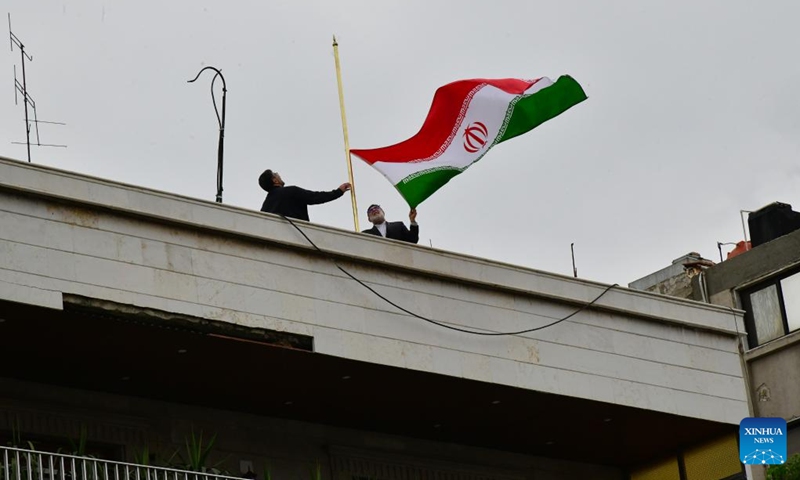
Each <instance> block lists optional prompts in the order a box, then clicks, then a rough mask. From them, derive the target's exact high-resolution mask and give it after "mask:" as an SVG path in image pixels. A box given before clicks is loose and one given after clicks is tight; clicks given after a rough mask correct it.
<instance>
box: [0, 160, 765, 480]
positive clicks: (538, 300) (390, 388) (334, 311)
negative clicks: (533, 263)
mask: <svg viewBox="0 0 800 480" xmlns="http://www.w3.org/2000/svg"><path fill="white" fill-rule="evenodd" d="M296 223H297V225H298V226H299V228H300V229H301V230H302V232H304V233H305V234H306V235H308V238H310V239H311V240H312V241H313V242H314V243H315V244H316V245H317V246H319V248H320V249H322V250H323V251H324V253H322V252H320V251H318V250H316V249H315V248H314V247H312V246H310V245H309V243H308V241H307V240H306V238H304V237H303V236H302V235H301V233H300V232H298V231H297V230H296V229H295V228H293V227H292V226H291V225H290V224H288V223H287V222H286V221H285V220H283V219H281V218H279V217H277V216H273V215H268V214H262V213H260V212H257V211H255V210H247V209H242V208H236V207H232V206H229V205H222V204H217V203H213V202H207V201H201V200H196V199H191V198H186V197H181V196H178V195H172V194H167V193H162V192H156V191H152V190H147V189H143V188H138V187H132V186H128V185H123V184H119V183H114V182H110V181H105V180H100V179H96V178H91V177H86V176H82V175H77V174H74V173H69V172H63V171H59V170H55V169H52V168H47V167H42V166H38V165H32V164H29V163H24V162H18V161H13V160H7V159H0V365H3V369H2V371H1V372H0V435H3V436H4V438H1V439H0V440H1V441H2V443H3V444H6V443H12V444H15V445H26V444H25V442H26V441H32V442H34V446H35V447H36V448H37V449H39V450H49V451H54V450H58V449H59V448H61V449H62V454H61V455H50V454H44V453H43V454H38V453H35V454H34V453H28V452H25V451H21V450H15V449H10V448H8V447H0V478H4V479H5V480H11V478H14V477H15V475H18V476H19V477H18V478H19V479H21V478H28V479H29V480H32V479H34V478H38V479H39V480H56V479H57V478H58V479H59V480H67V479H72V480H78V478H81V479H82V480H112V479H113V480H134V479H135V480H159V479H163V480H183V479H184V478H186V477H184V476H182V475H183V474H182V473H180V472H173V471H167V470H158V471H156V470H153V473H152V475H153V476H151V469H147V470H145V474H146V475H145V474H141V475H140V468H144V467H142V465H143V464H156V465H172V466H173V467H174V466H175V465H176V464H177V465H181V466H183V467H184V468H186V465H187V464H189V463H198V462H199V463H203V464H205V465H206V466H208V465H211V464H216V463H217V462H222V463H221V464H220V467H221V468H223V469H224V470H226V471H228V472H230V474H231V475H234V476H247V477H250V478H252V477H253V476H254V475H257V477H258V478H259V479H264V478H265V473H264V472H265V471H266V470H265V467H266V466H269V467H268V468H269V472H270V474H271V478H273V479H275V480H282V479H302V478H309V477H311V478H315V477H316V476H317V473H319V476H321V477H322V478H325V479H335V480H339V479H347V480H353V479H367V478H369V479H379V480H400V479H442V480H444V479H448V480H462V479H464V480H467V479H468V480H472V479H475V480H479V479H480V480H490V479H503V480H562V479H601V480H602V479H608V480H612V479H613V480H624V479H631V480H651V479H653V480H655V479H659V480H660V479H676V480H677V479H686V480H706V479H709V478H724V477H727V478H743V476H742V468H741V465H740V464H739V462H738V454H737V451H736V432H737V429H738V423H739V421H740V420H741V418H742V417H745V416H747V415H748V405H747V397H746V388H745V378H744V376H743V372H742V366H741V362H740V359H739V355H738V334H737V332H740V331H742V330H743V329H744V323H743V314H742V312H741V311H738V310H731V309H729V308H727V307H719V306H714V305H708V304H703V303H699V302H694V301H688V300H681V299H676V298H671V297H667V296H664V295H655V294H650V293H646V292H640V291H636V290H631V289H627V288H621V287H612V288H610V289H609V286H608V285H603V284H598V283H595V282H590V281H586V280H582V279H575V278H572V277H568V276H561V275H556V274H551V273H546V272H541V271H536V270H531V269H527V268H522V267H517V266H511V265H507V264H502V263H498V262H492V261H488V260H485V259H479V258H473V257H469V256H465V255H459V254H454V253H450V252H444V251H440V250H434V249H431V248H425V247H423V246H418V245H410V244H407V243H402V242H395V241H391V240H386V239H382V238H377V237H373V236H369V235H363V234H358V233H353V232H349V231H344V230H340V229H335V228H330V227H325V226H320V225H314V224H310V223H306V222H296ZM759 248H760V247H759ZM757 250H758V248H755V249H754V250H753V252H750V253H755V252H756V251H757ZM742 257H746V255H742ZM334 260H335V262H336V263H334ZM337 264H338V265H339V266H341V267H342V268H344V269H345V270H346V271H347V272H350V273H351V274H352V275H354V276H356V277H357V278H358V279H360V280H362V281H363V282H365V283H366V284H367V285H369V286H370V287H371V288H373V289H374V290H375V291H376V292H378V293H379V294H381V295H383V296H385V297H387V298H388V299H390V300H392V301H393V302H396V303H397V304H399V305H400V306H403V307H405V308H407V309H408V310H410V311H413V312H415V313H417V314H419V315H422V316H426V317H430V318H432V319H436V320H438V321H441V322H444V326H440V325H434V324H431V323H429V322H426V321H424V320H422V319H419V318H415V317H414V316H412V315H409V314H407V313H404V312H403V311H401V310H398V309H397V308H395V307H394V306H392V305H389V304H387V303H386V302H385V301H384V300H382V299H380V298H379V297H378V296H376V295H375V294H374V293H372V292H370V291H369V290H367V289H365V288H364V287H363V286H362V285H360V284H358V283H357V282H355V281H353V280H352V279H351V278H349V277H348V276H346V275H345V274H344V273H343V272H342V271H341V270H340V269H339V268H337ZM595 299H597V300H596V302H594V303H593V304H592V305H590V306H588V307H587V306H586V305H587V304H588V303H590V302H592V301H593V300H595ZM578 310H580V312H579V313H577V314H575V315H573V314H574V313H575V312H576V311H578ZM570 315H573V316H571V317H570V318H568V319H566V320H565V321H562V322H560V323H558V324H557V325H554V326H551V327H549V328H545V329H543V330H539V331H535V332H530V333H518V334H510V335H497V336H491V335H487V336H478V335H471V334H466V333H463V332H459V331H454V330H451V329H447V328H445V327H452V328H459V329H469V330H474V331H478V332H483V333H485V334H496V333H501V332H514V331H521V330H527V329H531V328H534V327H540V326H545V325H548V324H551V323H553V322H556V321H558V320H560V319H564V318H565V317H568V316H570ZM771 388H772V393H771V395H772V396H773V397H774V396H775V395H776V393H777V392H776V390H775V387H772V386H771ZM201 431H202V432H203V439H204V440H203V441H204V442H208V440H209V437H211V436H212V435H214V434H216V435H217V436H216V443H215V444H214V448H213V450H212V451H211V452H210V453H209V457H208V459H207V460H206V459H202V458H201V459H199V460H198V459H195V460H198V462H191V461H190V460H189V459H186V458H184V460H183V461H181V462H178V461H176V460H175V457H173V455H172V454H173V452H175V450H180V449H185V448H186V445H185V443H186V439H187V437H188V438H190V439H191V435H192V432H194V433H195V434H199V433H200V432H201ZM68 437H69V438H78V439H80V440H81V441H78V442H75V444H76V445H77V446H75V445H71V444H70V443H69V442H67V441H66V440H65V439H66V438H68ZM189 443H190V444H191V441H190V442H189ZM145 447H146V450H145ZM63 449H66V450H63ZM200 450H202V449H200ZM63 452H77V453H79V454H81V455H87V454H91V455H94V456H95V457H96V458H98V459H105V460H113V461H117V462H133V463H135V464H137V465H134V466H133V467H131V466H130V465H123V464H120V463H109V462H106V461H105V460H92V459H88V460H87V459H85V458H78V459H77V460H76V459H74V458H73V457H67V456H64V455H63ZM145 453H147V454H146V455H145ZM20 455H22V457H21V458H22V460H20ZM25 459H27V460H25ZM73 460H76V461H73ZM87 462H88V463H87ZM20 465H22V467H24V468H22V467H20ZM70 465H71V467H70ZM317 466H318V469H317ZM130 468H134V469H135V470H134V473H135V475H133V476H132V477H131V476H130V472H131V470H130ZM120 469H122V470H121V471H122V472H123V473H122V474H120V473H119V472H120ZM312 471H313V475H312ZM19 472H22V474H20V473H19ZM65 472H66V474H65ZM201 480H204V479H201Z"/></svg>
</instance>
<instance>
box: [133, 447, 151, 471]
mask: <svg viewBox="0 0 800 480" xmlns="http://www.w3.org/2000/svg"><path fill="white" fill-rule="evenodd" d="M133 461H134V462H135V463H136V464H138V465H144V466H146V467H148V466H150V446H149V445H146V444H145V446H143V447H142V449H141V450H138V451H134V452H133Z"/></svg>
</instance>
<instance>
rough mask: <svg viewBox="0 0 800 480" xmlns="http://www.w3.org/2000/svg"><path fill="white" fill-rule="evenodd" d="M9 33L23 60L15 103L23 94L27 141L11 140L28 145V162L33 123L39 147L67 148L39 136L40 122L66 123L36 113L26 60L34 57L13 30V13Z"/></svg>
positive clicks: (30, 60) (15, 91) (15, 88)
mask: <svg viewBox="0 0 800 480" xmlns="http://www.w3.org/2000/svg"><path fill="white" fill-rule="evenodd" d="M8 35H9V37H10V39H11V51H12V52H13V51H14V45H16V46H17V48H18V49H19V52H20V57H21V60H22V83H20V81H19V80H17V66H16V65H14V104H15V105H19V100H18V97H17V94H21V95H22V102H23V103H24V104H25V142H24V143H23V142H11V143H12V144H14V145H27V146H28V162H30V161H31V123H33V124H34V126H35V128H36V143H35V144H34V145H35V146H37V147H60V148H67V146H66V145H55V144H47V143H42V142H41V139H40V137H39V124H40V123H46V124H49V125H66V123H61V122H48V121H45V120H39V117H38V115H37V114H36V102H35V101H33V98H32V97H31V96H30V94H29V93H28V82H27V78H26V77H25V60H27V61H29V62H32V61H33V57H32V56H31V55H28V54H27V53H26V52H25V45H24V44H23V43H22V40H20V39H19V37H17V36H16V35H14V32H13V31H11V14H10V13H9V14H8ZM28 105H30V106H31V110H32V111H33V120H31V119H30V116H29V114H28Z"/></svg>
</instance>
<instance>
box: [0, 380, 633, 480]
mask: <svg viewBox="0 0 800 480" xmlns="http://www.w3.org/2000/svg"><path fill="white" fill-rule="evenodd" d="M15 422H16V423H17V424H18V425H19V428H20V430H21V431H22V432H23V440H25V437H26V436H28V437H32V436H36V435H50V436H52V435H58V436H61V437H62V438H69V437H71V438H75V437H77V435H78V433H79V431H80V428H81V426H86V428H87V432H88V440H89V441H90V442H100V443H104V444H113V445H122V446H124V455H125V457H126V458H127V460H129V461H133V460H134V457H135V454H136V452H138V451H140V450H141V449H142V447H143V446H145V445H147V446H148V447H149V449H150V451H151V453H155V455H156V457H155V461H154V463H155V464H156V465H158V464H163V463H164V462H165V461H166V460H167V459H168V458H170V457H171V456H172V454H173V453H174V452H175V451H177V450H181V449H183V448H184V444H185V439H186V437H187V436H188V435H190V434H191V432H192V431H194V432H195V434H197V435H199V434H200V432H201V431H202V433H203V435H204V439H205V440H208V438H209V437H210V436H212V435H214V434H216V435H217V442H216V447H215V448H214V450H213V453H212V455H211V458H210V460H209V462H208V463H209V464H215V463H217V462H223V463H222V465H221V468H224V469H226V470H227V471H229V472H230V474H231V475H241V474H243V473H245V472H246V471H247V470H244V471H242V470H241V467H242V466H243V464H242V462H250V463H252V465H253V472H254V473H256V474H257V475H258V478H259V479H261V480H263V479H264V468H265V466H266V465H268V466H269V470H270V473H271V474H272V476H273V477H272V478H274V479H275V480H283V479H308V478H311V475H310V471H311V469H312V468H314V467H315V466H316V464H317V463H319V464H320V465H321V466H322V473H323V477H324V478H326V479H328V478H347V479H348V480H350V479H351V478H353V475H361V476H364V477H369V476H372V477H373V478H374V477H377V476H378V472H379V471H380V478H383V479H385V480H401V479H404V478H434V475H433V474H432V472H438V473H439V475H438V478H449V479H451V480H473V479H474V480H478V479H480V480H529V479H530V480H569V479H576V478H592V479H598V480H622V479H624V478H625V476H624V475H623V473H622V472H621V471H620V470H618V469H615V468H610V467H605V466H601V465H588V464H580V463H575V462H566V461H560V460H554V459H546V458H542V457H534V456H528V455H517V454H509V453H505V452H498V451H493V450H487V449H481V448H472V447H468V446H464V445H453V444H447V443H441V442H435V441H423V440H415V439H412V438H406V437H399V436H390V435H383V434H378V433H372V432H365V431H357V430H349V429H343V428H334V427H328V426H325V425H319V424H311V423H304V422H297V421H290V420H282V419H277V418H267V417H260V416H257V415H246V414H241V413H237V412H231V411H222V410H213V409H206V408H198V407H191V406H187V405H178V404H173V403H166V402H159V401H153V400H147V399H143V398H134V397H125V396H119V395H111V394H104V393H98V392H87V391H82V390H75V389H68V388H60V387H53V386H49V385H48V386H45V385H40V384H34V383H27V382H20V381H16V380H10V379H3V378H0V432H2V431H4V430H6V431H8V430H10V429H11V428H12V424H13V423H15ZM421 473H425V474H426V475H421ZM345 474H346V475H345Z"/></svg>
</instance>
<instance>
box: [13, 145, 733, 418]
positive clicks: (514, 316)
mask: <svg viewBox="0 0 800 480" xmlns="http://www.w3.org/2000/svg"><path fill="white" fill-rule="evenodd" d="M300 224H301V228H302V229H303V231H304V232H306V233H307V235H308V236H309V237H310V238H311V239H312V240H313V241H314V242H316V243H317V244H318V245H319V246H320V248H322V249H324V250H325V251H328V252H332V254H333V255H335V256H336V258H338V262H339V264H340V265H341V266H343V267H344V268H346V269H348V270H349V271H350V272H352V273H353V274H355V275H356V276H357V277H358V278H360V279H362V280H363V281H365V282H367V283H368V284H369V285H371V286H372V287H373V288H375V289H376V290H378V291H379V292H380V293H381V294H383V295H385V296H387V297H388V298H390V299H392V300H393V301H395V302H396V303H398V304H400V305H403V306H406V307H407V308H409V309H410V310H412V311H414V312H417V313H419V314H421V315H424V316H427V317H431V318H434V319H439V320H441V321H443V322H446V323H447V324H449V325H451V326H454V327H458V328H469V329H476V330H481V331H485V332H498V331H515V330H521V329H526V328H531V327H537V326H541V325H545V324H548V323H551V322H553V321H555V320H557V319H560V318H563V317H565V316H567V315H569V314H571V313H573V312H575V311H576V309H578V308H579V307H580V305H582V304H583V303H586V302H589V301H591V300H593V299H594V298H596V297H597V296H598V295H600V294H601V293H602V292H603V291H604V290H605V288H606V286H605V285H600V284H596V283H593V282H588V281H584V280H578V279H573V278H571V277H564V276H559V275H553V274H548V273H544V272H539V271H535V270H530V269H524V268H520V267H515V266H511V265H505V264H500V263H496V262H489V261H486V260H482V259H476V258H472V257H468V256H464V255H456V254H452V253H448V252H441V251H436V250H433V249H429V248H425V247H422V246H415V245H408V244H402V243H399V242H393V241H386V240H384V239H380V238H376V237H371V236H367V235H360V234H354V233H352V232H346V231H342V230H337V229H333V228H327V227H321V226H318V225H312V224H307V223H303V222H300ZM0 252H2V254H1V255H0V282H2V283H0V287H2V288H0V298H5V297H6V296H10V297H13V298H12V299H19V298H28V299H29V301H32V302H38V301H42V302H45V303H47V304H49V305H51V304H53V303H57V302H54V297H55V298H58V297H59V296H60V295H62V294H73V295H81V296H86V297H91V298H97V299H102V300H110V301H113V302H118V303H121V304H131V305H136V306H139V307H145V308H153V309H157V310H162V311H167V312H174V313H181V314H186V315H192V316H195V317H201V318H207V319H216V320H220V321H225V322H231V323H234V324H240V325H245V326H249V327H258V328H266V329H272V330H278V331H286V332H293V333H299V334H304V335H309V336H312V337H313V338H314V349H315V351H317V352H320V353H324V354H329V355H335V356H339V357H344V358H350V359H355V360H361V361H366V362H372V363H376V364H384V365H391V366H397V367H404V368H410V369H415V370H420V371H426V372H433V373H439V374H444V375H450V376H455V377H463V378H469V379H473V380H479V381H485V382H492V383H497V384H503V385H510V386H514V387H518V388H525V389H532V390H537V391H543V392H548V393H553V394H559V395H568V396H575V397H580V398H586V399H591V400H599V401H605V402H610V403H616V404H621V405H626V406H631V407H637V408H644V409H651V410H656V411H661V412H666V413H674V414H678V415H684V416H689V417H695V418H703V419H709V420H715V421H720V422H726V423H731V424H733V423H738V422H739V420H740V419H741V418H742V417H743V416H746V415H747V404H746V396H745V390H744V382H743V379H742V372H741V365H740V362H739V359H738V355H737V344H736V331H741V330H742V328H743V327H742V326H741V313H740V312H738V313H737V312H731V311H729V310H727V309H722V308H718V307H714V306H710V305H705V304H699V303H695V302H688V301H681V300H678V299H673V298H668V297H663V296H656V295H650V294H646V293H642V292H638V291H633V290H628V289H624V288H619V287H617V288H614V289H612V290H610V291H609V292H608V293H607V294H606V295H604V296H603V297H602V298H601V299H600V300H599V301H598V302H597V304H596V308H591V309H588V310H585V311H584V312H582V313H581V314H579V315H578V316H576V317H574V318H571V319H570V320H568V321H566V322H564V323H562V324H560V325H558V326H557V327H553V328H548V329H546V330H542V331H539V332H534V333H529V334H520V335H511V336H498V337H478V336H473V335H466V334H463V333H459V332H453V331H450V330H446V329H443V328H441V327H438V326H433V325H430V324H428V323H425V322H422V321H420V320H419V319H416V318H414V317H412V316H410V315H407V314H404V313H402V312H400V311H398V310H397V309H396V308H395V307H392V306H390V305H388V304H386V303H385V302H383V301H382V300H380V299H379V298H377V297H376V296H375V295H373V294H372V293H370V292H368V291H367V290H365V289H364V288H363V287H362V286H360V285H358V284H356V283H355V282H353V281H352V280H350V279H349V278H348V277H346V276H345V275H344V274H343V273H342V272H341V271H339V270H338V269H337V267H336V265H335V264H334V263H333V262H332V261H331V260H330V259H328V258H325V257H324V256H322V255H320V254H318V253H316V252H315V251H314V250H313V249H312V248H310V247H309V246H308V243H307V241H306V240H305V239H304V238H303V237H302V236H301V235H300V234H299V233H298V232H297V231H296V230H295V229H293V228H292V226H290V225H289V224H287V223H286V222H285V221H284V220H282V219H280V218H278V217H275V216H271V215H265V214H261V213H259V212H255V211H249V210H245V209H240V208H235V207H231V206H227V205H219V204H215V203H212V202H202V201H198V200H193V199H187V198H183V197H179V196H175V195H167V194H163V193H160V192H153V191H148V190H144V189H139V188H134V187H129V186H124V185H119V184H114V183H111V182H105V181H101V180H97V179H91V178H87V177H81V176H77V175H74V174H69V173H65V172H58V171H54V170H52V169H46V168H43V167H39V166H32V165H29V164H25V163H19V162H11V161H2V160H0ZM51 306H53V305H51ZM55 307H56V308H58V306H57V305H55ZM737 324H738V325H737Z"/></svg>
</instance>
